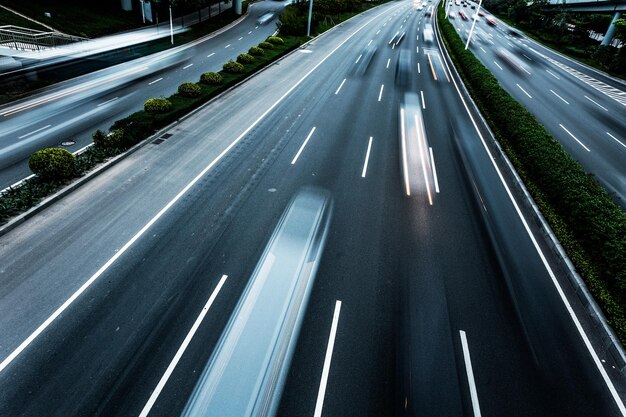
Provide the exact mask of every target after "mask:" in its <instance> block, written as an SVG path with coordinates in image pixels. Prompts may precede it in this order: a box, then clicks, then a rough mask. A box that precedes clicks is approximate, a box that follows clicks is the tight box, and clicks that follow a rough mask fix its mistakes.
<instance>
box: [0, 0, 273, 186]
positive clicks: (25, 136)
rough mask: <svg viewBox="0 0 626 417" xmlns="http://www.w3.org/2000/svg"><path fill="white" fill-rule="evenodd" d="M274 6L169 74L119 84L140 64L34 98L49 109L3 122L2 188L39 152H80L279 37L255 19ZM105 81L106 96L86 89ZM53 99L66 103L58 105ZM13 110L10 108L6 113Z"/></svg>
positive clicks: (201, 46) (196, 49) (195, 49)
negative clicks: (155, 102)
mask: <svg viewBox="0 0 626 417" xmlns="http://www.w3.org/2000/svg"><path fill="white" fill-rule="evenodd" d="M275 7H276V6H275ZM275 7H269V8H268V7H255V8H254V9H253V10H255V11H254V12H252V11H251V12H250V16H249V17H247V18H246V19H244V20H243V21H242V22H241V23H239V24H238V25H236V26H234V27H233V28H231V29H230V30H228V31H226V32H224V33H222V34H219V35H217V36H215V37H214V38H212V39H209V40H207V41H204V42H201V43H197V44H194V45H193V46H192V47H190V48H189V51H191V52H186V53H184V54H183V55H181V58H183V57H184V58H185V59H184V60H183V61H182V62H180V63H179V64H176V65H175V66H173V67H172V68H168V69H167V70H159V71H157V72H154V73H152V74H149V75H148V74H143V75H142V76H141V77H139V78H138V79H136V80H134V81H132V82H129V83H123V84H118V82H119V80H121V81H124V78H123V77H122V78H120V76H119V75H117V74H118V73H119V71H120V70H119V69H120V68H123V70H122V72H123V73H128V74H136V73H137V71H139V70H140V69H142V68H144V67H145V65H144V64H143V63H141V62H144V61H143V60H142V61H141V62H140V63H128V64H120V65H118V66H116V67H114V68H110V69H108V70H103V71H99V72H98V73H97V74H91V75H87V76H83V77H80V82H79V81H78V80H71V81H68V82H67V83H62V86H58V87H55V88H53V89H50V90H49V92H47V93H46V94H45V95H44V94H42V95H37V96H35V97H33V98H31V99H30V101H31V102H32V101H34V102H44V103H46V104H42V105H40V106H36V107H33V108H27V109H26V110H24V111H20V112H19V113H11V114H8V115H6V116H4V118H6V119H7V120H5V121H4V123H3V128H4V129H3V131H4V133H3V134H2V135H1V136H0V143H2V144H3V147H4V149H3V150H2V151H3V154H4V153H6V157H5V159H6V161H5V162H4V163H3V164H2V165H3V167H4V169H2V173H1V174H0V188H5V187H8V186H9V185H11V184H13V183H15V182H16V181H19V180H20V179H22V178H24V177H26V176H28V175H29V174H30V170H29V168H28V165H27V159H28V157H29V156H30V154H32V153H33V152H35V151H36V150H37V149H40V148H41V147H46V146H59V145H61V144H62V143H63V142H73V144H71V145H66V146H64V147H65V148H66V149H68V150H70V151H72V152H74V151H76V150H79V149H81V148H82V147H84V146H86V145H88V144H90V143H91V142H92V138H91V135H92V133H93V132H94V131H95V130H96V129H101V130H106V129H108V128H109V127H110V126H111V125H112V124H113V122H115V121H116V120H117V119H119V118H120V116H123V115H124V114H130V113H132V112H133V111H137V110H139V109H141V108H142V107H143V103H144V102H145V100H147V99H148V98H151V97H158V96H163V95H169V94H173V93H174V92H176V89H177V88H178V85H180V84H181V83H183V82H188V81H197V80H198V79H199V78H200V75H201V74H202V73H203V72H207V71H219V70H221V66H222V64H223V63H224V62H226V61H228V60H234V59H236V57H237V55H238V54H240V53H245V52H247V51H248V49H249V48H250V47H251V46H254V45H256V44H258V43H259V42H261V41H263V40H265V39H266V38H267V36H270V35H271V34H272V33H274V31H275V27H273V26H272V25H271V24H267V25H258V24H257V23H256V19H255V16H256V15H260V14H261V13H263V12H266V11H267V10H275ZM106 74H109V75H106ZM133 76H134V75H133ZM102 77H105V78H104V79H110V81H107V82H106V83H105V85H104V86H103V87H104V88H105V89H104V90H102V91H101V92H98V93H96V92H94V90H92V89H91V88H87V87H84V86H85V85H92V84H96V85H100V84H102V83H103V81H100V80H102V79H103V78H102ZM107 84H108V85H109V87H107V86H106V85H107ZM103 87H100V88H103ZM47 91H48V90H47ZM50 97H61V98H59V99H58V100H53V99H52V98H50ZM50 100H52V101H50ZM16 105H18V106H21V107H24V106H28V104H27V103H26V102H19V103H17V104H12V106H16ZM11 108H12V107H9V106H5V107H4V108H3V110H2V112H6V111H9V110H10V109H11ZM35 121H36V123H37V124H36V127H37V128H39V127H46V128H45V129H42V130H39V131H38V130H37V128H35V127H34V126H35ZM33 132H34V133H33ZM16 138H17V139H18V140H19V141H23V142H26V143H25V144H24V146H23V147H18V144H16V143H15V142H16V141H15V139H16Z"/></svg>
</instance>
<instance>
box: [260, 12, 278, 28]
mask: <svg viewBox="0 0 626 417" xmlns="http://www.w3.org/2000/svg"><path fill="white" fill-rule="evenodd" d="M273 18H274V13H272V12H267V13H265V14H263V15H261V17H259V18H258V19H257V21H256V22H257V23H258V24H259V25H264V24H266V23H267V22H269V21H270V20H272V19H273Z"/></svg>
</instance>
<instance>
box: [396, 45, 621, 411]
mask: <svg viewBox="0 0 626 417" xmlns="http://www.w3.org/2000/svg"><path fill="white" fill-rule="evenodd" d="M498 36H500V35H498ZM439 51H440V52H441V53H442V54H443V51H442V50H441V47H439ZM445 64H446V67H448V71H450V72H452V70H451V69H450V66H449V65H448V62H447V61H446V62H445ZM452 82H453V84H454V88H455V90H456V92H457V95H458V96H459V99H460V100H461V102H462V103H463V107H464V108H465V111H466V113H467V115H468V116H469V118H470V120H471V121H472V126H474V130H475V131H476V134H477V135H478V137H479V138H480V141H481V143H482V145H483V149H484V150H485V153H486V154H487V155H489V160H490V161H491V165H492V167H493V169H494V170H495V171H496V173H497V174H498V178H499V179H500V183H501V184H502V186H503V187H504V189H505V191H506V194H507V196H508V197H509V200H510V201H511V204H513V207H515V212H516V213H517V216H518V217H519V219H520V221H521V222H522V224H523V225H524V229H525V230H526V234H527V235H528V238H529V239H530V240H531V242H532V244H533V246H534V247H535V250H536V251H537V256H539V258H540V259H541V262H542V263H543V266H544V268H545V269H546V272H547V273H548V275H549V276H550V279H551V280H552V284H553V285H554V288H556V290H557V292H558V294H559V297H560V298H561V301H562V302H563V305H564V306H565V308H566V309H567V313H568V314H569V316H570V318H571V319H572V322H573V323H574V326H576V330H577V331H578V334H580V337H581V338H582V340H583V343H584V344H585V347H586V348H587V351H588V352H589V354H590V355H591V359H592V360H593V363H594V364H595V365H596V368H597V369H598V372H599V373H600V375H601V376H602V379H603V380H604V383H605V384H606V387H607V389H608V390H609V392H610V393H611V396H612V397H613V400H614V401H615V404H616V405H617V407H618V408H619V410H620V413H621V414H622V416H624V417H626V406H624V401H623V400H622V398H621V397H620V394H619V393H618V392H617V390H616V389H615V385H614V384H613V381H612V380H611V378H610V377H609V374H608V373H607V372H606V369H604V366H603V365H602V362H600V358H599V357H598V354H597V352H596V350H595V349H594V347H593V345H592V344H591V341H590V340H589V336H587V333H586V332H585V330H584V329H583V327H582V325H581V324H580V320H579V319H578V316H577V315H576V313H575V312H574V309H573V308H572V305H571V304H570V302H569V300H568V299H567V296H566V295H565V292H564V291H563V288H561V284H559V281H558V280H557V278H556V275H555V274H554V271H553V270H552V267H550V264H549V263H548V260H547V259H546V256H545V255H544V253H543V251H542V250H541V247H540V246H539V243H538V242H537V239H536V238H535V235H534V234H533V232H532V231H531V230H530V226H529V225H528V222H527V221H526V218H525V217H524V215H523V214H522V211H521V210H520V208H519V204H517V201H516V200H515V197H513V193H512V192H511V189H510V188H509V186H508V185H507V182H506V180H505V179H504V175H503V174H502V171H501V170H500V168H499V167H498V165H497V164H496V162H495V161H496V158H495V157H494V156H493V155H492V153H491V151H490V150H489V147H488V146H487V142H486V141H485V137H484V136H483V134H482V133H481V132H480V129H479V128H478V124H477V123H476V120H475V119H474V116H472V112H471V111H470V109H469V107H468V105H467V102H466V101H465V99H464V98H463V95H462V94H461V89H460V88H459V86H458V84H457V82H456V80H455V79H454V78H452ZM400 112H402V109H400Z"/></svg>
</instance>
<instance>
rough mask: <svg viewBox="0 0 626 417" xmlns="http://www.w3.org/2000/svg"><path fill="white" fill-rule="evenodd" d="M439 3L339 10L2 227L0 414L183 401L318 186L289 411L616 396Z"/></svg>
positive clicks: (428, 412)
mask: <svg viewBox="0 0 626 417" xmlns="http://www.w3.org/2000/svg"><path fill="white" fill-rule="evenodd" d="M427 23H434V22H432V21H431V19H430V18H425V17H424V11H417V10H414V8H413V5H412V4H411V3H410V2H392V3H388V4H385V5H383V6H380V7H378V8H375V9H372V10H370V11H368V12H366V13H363V14H362V15H359V16H358V17H355V18H353V19H351V20H349V21H347V22H345V23H343V24H341V25H340V26H339V27H337V28H335V29H334V30H332V31H329V32H327V33H326V34H324V35H322V36H320V37H319V38H317V39H315V40H314V41H312V42H311V43H309V44H307V45H306V46H304V47H302V48H301V49H299V50H297V51H295V52H293V53H292V54H290V55H289V56H288V57H286V58H285V59H283V60H281V61H279V62H278V63H277V64H276V65H273V66H271V67H269V68H268V69H267V70H265V71H263V72H262V73H260V74H258V75H257V76H255V77H253V78H251V79H249V80H248V81H247V82H246V83H244V84H243V85H241V86H240V87H238V88H237V89H234V90H232V91H230V92H229V93H228V94H225V95H223V96H221V97H220V98H219V99H217V100H215V101H214V102H212V103H211V104H210V105H208V106H206V107H205V108H204V109H203V110H202V111H200V112H198V113H196V114H194V115H193V116H191V117H189V118H188V119H186V120H185V121H183V122H182V123H180V124H177V125H176V126H175V127H173V128H172V129H171V130H170V131H168V132H167V133H171V134H172V136H171V137H169V138H167V139H166V140H164V141H162V142H160V143H158V144H156V143H152V144H149V145H147V146H145V147H143V148H142V149H140V150H139V151H137V152H136V153H134V154H133V155H131V156H129V157H128V158H126V159H125V160H123V161H122V162H120V163H119V164H117V165H116V166H114V167H112V168H111V169H109V170H108V171H106V172H105V173H104V174H102V175H100V176H99V177H97V178H95V179H94V180H92V181H91V182H89V183H88V184H86V185H84V186H83V187H81V188H80V189H78V190H77V191H75V192H74V193H72V194H71V195H69V196H68V197H66V198H64V199H63V200H61V201H60V202H58V203H57V204H55V205H54V206H52V207H50V208H49V209H47V210H45V211H43V212H42V213H41V214H40V215H38V216H37V217H35V218H32V219H31V220H29V221H27V222H26V223H24V224H23V225H21V226H19V227H17V228H15V229H14V230H12V231H11V232H9V233H7V234H5V235H4V236H2V237H0V248H1V249H0V250H1V251H2V252H1V257H2V260H3V262H2V268H1V270H0V334H1V335H2V338H1V342H0V360H2V362H1V363H0V414H2V415H25V416H39V415H47V416H70V415H72V416H73V415H89V416H94V415H102V416H115V415H119V416H128V415H137V416H145V415H150V416H172V415H180V414H181V413H182V412H183V410H184V409H185V406H186V405H187V402H188V399H189V398H190V395H191V393H192V392H193V391H194V388H195V387H196V384H197V382H198V380H199V378H200V375H201V374H202V373H203V370H204V369H205V367H206V365H207V363H209V361H210V360H211V358H212V357H213V352H214V350H215V348H216V346H218V341H219V340H220V335H221V334H222V332H223V331H224V329H225V328H226V326H227V323H228V321H229V319H230V317H231V314H233V311H234V310H235V308H236V305H237V303H238V301H239V300H240V299H241V297H242V294H244V293H245V294H248V290H246V288H247V283H248V280H249V279H250V277H251V276H252V275H253V271H254V270H255V267H256V265H257V263H258V262H259V259H261V256H262V254H263V253H264V250H265V248H266V247H267V245H268V241H269V239H270V237H271V236H272V234H273V232H274V230H275V228H276V225H277V224H278V223H279V220H280V219H281V216H282V213H283V212H284V211H285V208H286V207H287V206H288V203H289V201H290V200H291V198H292V197H293V196H294V195H296V194H297V193H298V192H299V191H300V190H302V189H303V188H304V187H308V186H315V187H318V188H320V189H323V190H326V191H325V192H326V193H328V195H329V196H331V197H332V200H333V206H334V209H333V212H332V219H331V221H330V225H329V229H328V236H327V238H326V244H325V247H324V249H323V254H322V256H321V259H320V263H319V269H318V270H317V274H316V275H315V279H314V284H313V288H312V291H311V295H310V299H309V301H308V307H307V308H306V311H305V313H304V315H303V317H302V322H301V332H300V335H299V338H298V343H297V346H296V348H295V351H294V353H293V357H292V358H291V362H290V363H289V364H288V365H289V373H288V376H287V378H286V380H285V385H284V390H283V392H282V400H281V402H280V405H279V409H278V415H280V416H303V415H314V416H322V415H326V416H341V415H358V416H370V415H371V416H380V415H402V416H404V415H407V416H432V415H437V416H459V415H468V416H470V415H473V416H478V415H507V416H546V415H562V416H590V415H599V416H600V415H601V416H624V415H626V410H625V409H624V405H623V400H622V398H624V378H623V375H622V374H621V373H620V372H619V370H617V369H615V368H614V366H615V364H614V363H613V361H612V359H611V357H610V355H608V354H607V352H605V351H604V350H603V349H602V347H601V346H600V345H599V344H598V343H597V339H598V335H597V334H596V331H595V330H594V329H593V327H592V326H591V325H590V323H589V322H588V320H587V319H586V316H585V310H584V308H583V307H582V306H581V305H580V303H579V302H578V301H577V299H576V297H575V296H574V291H573V289H572V288H571V287H570V286H569V284H568V281H567V280H566V279H565V278H564V277H563V274H562V272H561V271H560V269H559V267H558V262H556V261H555V260H554V259H553V258H552V255H551V253H550V252H549V250H546V248H545V245H544V243H543V240H542V238H541V235H540V234H538V232H537V230H535V226H534V224H533V223H532V222H530V223H529V222H528V220H527V219H528V217H527V215H526V214H524V209H523V205H518V202H517V201H518V200H517V197H516V196H515V195H514V192H513V191H511V188H510V185H507V184H508V182H507V180H506V174H502V173H501V172H500V171H499V169H498V168H497V163H496V161H495V158H494V157H493V156H492V155H490V154H488V149H490V147H489V145H486V144H485V143H486V142H487V139H486V138H485V142H483V138H482V137H481V135H480V134H479V133H478V131H477V130H476V129H475V128H474V127H473V126H474V125H473V122H472V117H473V116H471V115H470V114H471V113H470V112H468V111H467V110H466V107H465V103H466V102H467V100H466V99H465V101H464V100H463V99H462V96H461V94H460V93H459V91H458V90H457V88H456V83H458V80H455V79H454V77H453V74H452V73H451V72H450V71H449V68H448V67H447V66H446V64H445V62H444V56H443V54H442V52H441V50H440V47H439V42H438V40H437V38H435V39H434V40H433V41H428V42H426V41H424V37H423V32H424V29H425V25H426V24H427ZM404 31H406V33H405V36H404V37H400V36H396V33H397V32H404ZM400 34H401V33H400ZM399 38H402V40H401V41H400V42H399V43H398V39H399ZM394 39H395V41H394V42H391V43H390V41H391V40H394ZM373 47H375V48H376V50H375V52H372V48H373ZM363 62H367V64H366V65H364V64H363ZM407 63H408V66H405V64H407ZM418 64H419V65H418ZM398 67H401V68H398ZM407 68H409V71H410V73H411V74H412V76H411V77H409V78H408V79H405V78H404V76H403V74H404V71H405V70H406V69H407ZM407 92H410V93H412V95H410V97H411V98H412V99H411V100H409V99H408V98H407V97H406V96H405V93H407ZM414 99H415V100H417V101H413V100H414ZM403 103H405V104H403ZM407 103H408V104H407ZM409 104H410V105H409ZM416 104H417V105H416ZM420 114H421V117H422V120H423V127H424V129H423V133H422V134H421V136H420V133H419V130H415V131H411V132H409V129H408V128H407V126H409V125H411V126H414V125H413V124H412V123H415V125H417V126H420V124H419V120H420ZM411 130H413V129H411ZM416 132H418V133H417V134H416ZM403 133H404V134H403ZM414 134H416V135H417V136H415V135H414ZM416 137H417V138H418V139H419V141H418V140H415V138H416ZM402 138H405V140H403V139H402ZM409 138H413V139H411V140H409ZM420 144H421V145H420ZM416 146H421V148H420V149H419V151H417V154H416V155H417V156H418V157H419V158H417V165H413V162H415V161H413V160H411V159H410V158H409V157H408V155H413V153H412V152H415V149H416V148H415V147H416ZM424 146H427V147H428V150H426V149H425V148H424ZM407 168H408V169H407ZM415 168H419V169H418V170H416V169H415ZM421 172H423V173H424V175H423V176H420V175H421V174H420V173H421ZM407 175H408V177H409V181H414V180H416V181H422V182H423V183H424V185H425V184H426V178H430V179H431V180H432V182H429V183H428V185H427V186H425V187H417V188H416V189H417V190H418V191H412V190H414V189H413V188H411V187H407V186H406V184H407V182H406V176H407ZM429 181H430V180H429ZM407 189H409V191H411V192H410V195H407ZM424 190H425V191H424ZM265 301H266V302H267V303H272V302H274V300H272V299H266V300H265ZM220 346H221V345H220ZM242 372H245V369H244V370H242ZM232 395H235V396H236V395H238V393H237V390H236V387H234V388H233V390H232ZM248 400H249V398H241V401H248ZM223 415H228V410H224V414H223Z"/></svg>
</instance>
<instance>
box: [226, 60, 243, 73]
mask: <svg viewBox="0 0 626 417" xmlns="http://www.w3.org/2000/svg"><path fill="white" fill-rule="evenodd" d="M223 68H224V71H226V72H230V73H231V74H242V73H243V72H244V70H245V69H244V67H243V65H241V64H240V63H239V62H233V61H228V62H227V63H225V64H224V67H223Z"/></svg>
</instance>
